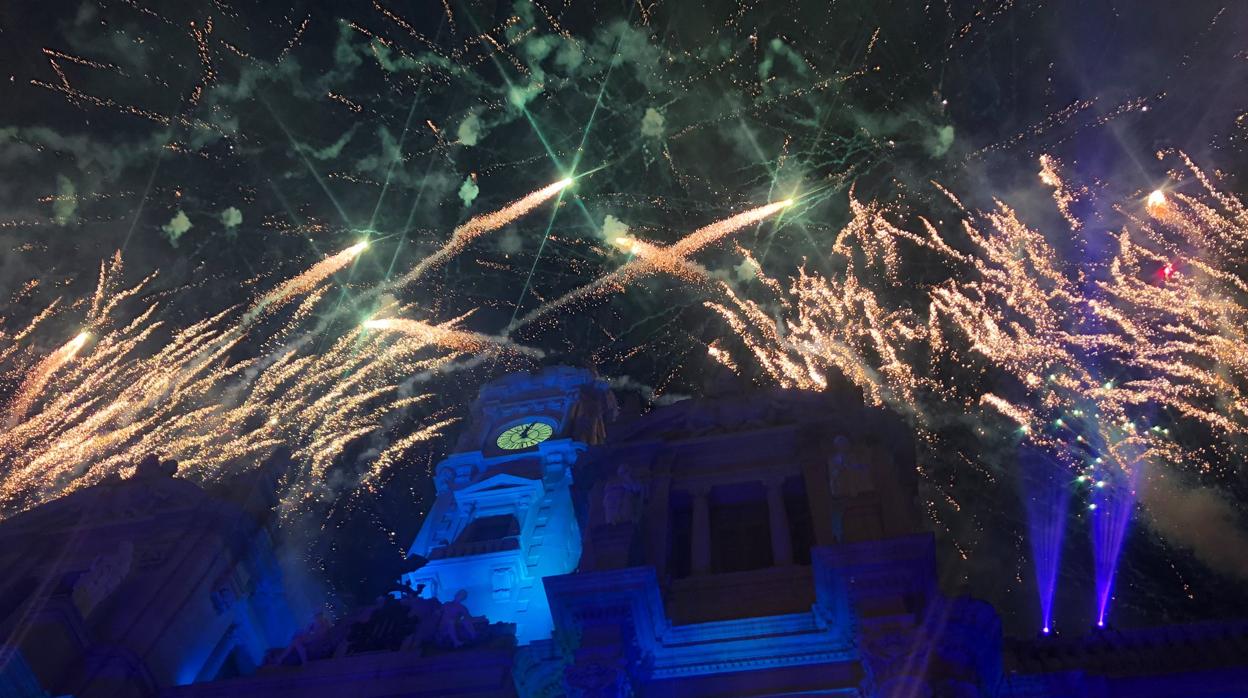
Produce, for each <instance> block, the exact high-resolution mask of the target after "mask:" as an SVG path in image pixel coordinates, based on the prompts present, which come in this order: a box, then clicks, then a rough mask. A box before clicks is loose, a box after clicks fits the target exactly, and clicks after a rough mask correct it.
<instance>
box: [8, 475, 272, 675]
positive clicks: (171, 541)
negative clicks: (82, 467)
mask: <svg viewBox="0 0 1248 698" xmlns="http://www.w3.org/2000/svg"><path fill="white" fill-rule="evenodd" d="M175 469H176V464H173V463H160V462H159V461H157V460H156V459H148V460H146V461H144V462H143V463H140V464H139V467H138V469H137V472H136V473H135V475H134V476H133V477H131V478H129V479H127V480H114V481H107V482H104V483H102V484H99V485H96V486H94V487H89V488H85V489H82V490H79V491H77V492H74V493H72V494H69V495H66V496H65V497H63V498H61V499H58V500H56V501H53V502H50V503H48V504H45V505H43V506H41V507H38V508H37V509H33V510H31V511H27V512H25V513H23V514H20V515H18V516H15V517H13V518H11V519H9V520H6V521H5V522H4V523H3V525H0V569H3V570H4V573H3V575H2V576H0V637H3V638H5V639H4V643H3V644H0V696H3V697H4V698H9V697H10V696H13V697H17V696H21V697H25V696H32V697H33V696H44V695H48V694H51V695H58V696H59V695H73V696H76V697H78V698H129V697H134V698H139V697H142V696H154V695H157V694H158V693H159V691H160V690H162V689H163V688H165V687H169V686H176V685H180V684H188V683H192V682H194V681H203V680H207V679H213V678H224V677H230V676H238V675H244V674H250V673H252V672H254V671H255V669H256V667H257V666H259V665H260V664H261V663H262V662H263V660H264V655H265V652H266V651H267V650H268V649H269V648H271V647H274V646H280V645H284V644H286V643H287V642H288V641H289V639H290V636H291V633H292V632H293V630H294V617H293V614H292V613H291V610H290V608H289V605H288V603H287V595H286V590H285V589H284V588H283V585H282V578H281V573H280V571H279V569H278V566H277V562H276V560H275V559H274V557H273V550H272V547H271V544H270V539H269V534H268V532H267V530H266V529H265V528H264V527H263V526H262V525H261V522H262V521H263V520H264V519H266V518H267V513H268V511H269V510H270V509H271V508H272V507H273V505H274V504H275V500H274V499H273V498H272V491H273V490H272V487H271V482H269V481H268V479H267V475H268V474H267V472H266V471H265V470H261V471H259V472H257V473H256V474H255V475H254V476H253V477H250V478H246V479H244V481H242V482H239V483H237V484H238V489H237V492H238V493H239V495H240V496H235V497H229V496H226V497H220V496H213V495H210V494H209V493H207V492H205V491H204V490H203V489H201V488H200V487H198V486H197V485H195V484H193V483H191V482H189V481H187V480H182V479H179V478H176V477H174V476H173V471H174V470H175ZM45 691H46V693H45Z"/></svg>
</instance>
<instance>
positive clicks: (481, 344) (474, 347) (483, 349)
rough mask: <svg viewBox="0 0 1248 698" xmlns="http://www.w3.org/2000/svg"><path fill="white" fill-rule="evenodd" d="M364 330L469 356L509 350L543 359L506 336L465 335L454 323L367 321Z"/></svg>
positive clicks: (473, 333)
mask: <svg viewBox="0 0 1248 698" xmlns="http://www.w3.org/2000/svg"><path fill="white" fill-rule="evenodd" d="M363 327H364V328H365V329H369V330H379V331H383V332H393V333H397V334H401V335H403V336H405V337H410V338H412V339H414V340H416V341H417V342H420V343H423V344H427V345H432V346H436V347H441V348H444V349H451V350H454V351H458V352H463V353H468V354H482V353H487V352H495V351H508V352H514V353H517V354H522V355H525V356H531V357H534V358H541V357H542V356H543V354H542V352H541V351H539V350H537V349H532V348H530V347H525V346H521V345H519V344H516V343H514V342H511V341H509V340H507V339H506V338H505V337H493V336H490V335H486V334H480V333H477V332H468V331H465V330H461V329H458V328H456V327H454V326H453V323H445V324H441V325H431V324H429V323H425V322H420V321H419V320H407V319H402V318H383V319H376V320H367V321H365V322H364V325H363Z"/></svg>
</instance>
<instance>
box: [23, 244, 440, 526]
mask: <svg viewBox="0 0 1248 698" xmlns="http://www.w3.org/2000/svg"><path fill="white" fill-rule="evenodd" d="M359 249H362V248H358V249H357V248H352V249H350V250H347V251H346V252H344V253H340V254H339V255H335V257H332V258H330V259H329V260H325V261H322V262H320V263H318V264H317V265H315V266H314V267H313V268H312V269H311V270H309V271H308V272H305V273H304V274H301V275H300V276H297V277H295V278H294V279H291V280H290V281H288V282H286V283H284V284H282V285H280V286H279V287H278V290H277V291H274V292H272V293H270V294H267V295H266V296H265V298H266V299H271V300H272V301H273V302H278V303H286V302H292V301H293V300H294V299H296V298H298V297H299V296H300V295H303V294H307V295H306V298H305V300H304V305H308V304H313V305H314V304H315V302H316V301H317V300H319V298H320V297H321V295H323V294H318V293H314V292H313V291H314V290H315V288H316V285H317V284H318V283H319V281H320V280H323V279H324V278H325V277H326V276H328V275H329V274H331V273H332V271H333V269H336V268H341V266H342V265H344V264H345V263H347V261H349V260H350V259H351V258H353V257H354V255H356V254H358V252H359ZM105 277H106V278H104V279H102V281H101V285H102V286H105V287H109V286H111V285H112V284H113V283H114V281H113V279H111V278H110V277H108V275H107V274H106V275H105ZM96 295H97V297H99V296H100V294H99V293H97V294H96ZM95 307H103V306H101V305H100V304H98V303H97V304H96V306H95ZM114 307H115V306H114ZM256 307H259V304H257V305H255V306H252V308H253V309H254V308H256ZM269 307H272V306H269ZM156 310H157V306H156V305H154V304H149V305H147V306H146V307H145V308H144V309H143V310H141V311H140V312H139V313H138V314H137V315H136V316H135V317H133V318H132V319H130V320H129V321H128V322H125V323H121V324H115V323H113V322H112V321H111V320H109V319H108V318H99V319H98V324H97V328H96V330H94V331H93V332H92V334H91V335H87V334H85V333H84V334H82V335H79V336H78V337H75V338H74V340H72V341H71V342H69V343H67V344H66V345H64V346H63V347H61V348H60V349H58V350H56V351H55V352H53V353H51V354H50V355H48V356H47V357H45V358H43V359H42V360H40V361H39V362H38V363H37V364H36V365H35V368H34V369H33V370H29V371H28V370H27V369H26V368H25V367H24V366H22V365H20V364H19V365H12V366H11V367H10V368H9V371H10V373H11V374H15V375H20V374H22V373H27V374H28V375H29V377H28V378H27V379H26V381H25V382H24V383H22V387H21V389H20V390H18V391H17V392H16V393H15V394H14V396H13V397H12V398H11V399H10V400H9V402H8V404H7V405H5V414H6V415H7V417H8V419H9V421H10V427H9V428H8V429H6V431H5V433H4V434H3V435H2V436H0V462H2V463H4V464H5V467H4V468H3V469H2V470H0V506H2V507H3V510H4V511H6V512H13V511H17V510H21V509H24V508H27V507H29V506H33V505H35V504H38V503H39V502H41V501H44V500H46V499H48V498H51V497H55V496H59V495H60V494H63V493H65V492H68V491H72V490H75V489H78V488H81V487H84V486H88V485H91V484H94V483H96V482H99V481H100V480H102V479H104V478H106V477H110V476H115V475H125V474H127V473H129V472H130V471H131V469H132V468H133V466H134V464H135V463H137V462H138V460H139V459H140V458H142V457H143V456H145V455H147V454H148V453H152V452H159V453H161V454H162V455H164V456H167V457H172V458H175V459H177V460H178V461H179V462H180V465H181V468H182V473H183V474H186V475H189V476H191V477H194V478H195V479H198V480H202V481H209V482H211V481H218V480H221V479H224V478H228V477H230V476H231V475H234V474H236V473H238V472H241V471H243V470H245V469H247V468H250V467H252V464H253V463H254V461H256V460H258V459H259V458H261V457H263V455H264V454H266V453H268V452H269V451H271V450H273V449H274V448H276V447H278V446H281V445H285V446H288V447H289V448H291V450H292V454H293V455H294V457H295V461H296V463H297V466H296V467H297V472H293V473H290V477H289V487H288V491H286V492H285V496H284V498H283V500H282V510H283V511H284V512H286V513H293V512H298V511H300V510H301V509H302V508H304V505H306V504H307V503H309V502H312V501H316V500H318V499H322V498H324V497H326V496H327V495H329V494H331V492H330V489H331V488H330V486H329V484H328V481H329V478H328V477H327V476H328V473H329V471H330V468H331V467H332V466H333V465H334V462H335V459H336V458H337V457H339V456H340V455H341V454H342V452H343V450H344V449H345V448H346V446H347V445H348V444H350V443H351V442H352V441H354V440H356V439H359V438H361V437H364V436H366V435H369V434H371V433H375V432H378V431H380V430H381V429H382V426H383V419H384V418H386V417H387V416H388V415H392V414H395V413H397V412H398V411H401V410H403V409H404V408H406V407H408V406H410V405H413V404H415V403H417V402H421V401H424V400H427V399H428V398H429V397H430V396H428V395H415V396H410V397H405V396H402V395H401V392H402V391H400V389H399V385H398V383H397V382H396V377H398V379H401V378H402V377H403V376H406V375H410V374H412V373H416V372H419V371H424V370H429V369H431V368H433V367H436V366H438V365H440V364H443V363H446V362H449V361H451V360H452V359H454V358H455V356H457V355H458V354H459V353H460V350H447V349H445V348H444V347H443V346H440V345H435V344H432V343H429V342H420V341H415V340H412V341H406V342H399V343H393V344H392V343H388V342H384V341H381V340H380V339H379V338H376V337H363V338H361V337H359V336H357V335H355V334H350V335H348V336H344V337H342V338H340V339H338V340H337V341H336V342H335V343H334V344H333V345H332V346H331V347H330V348H329V349H328V350H327V351H324V352H320V353H308V352H307V351H306V347H308V346H309V345H310V344H311V343H310V342H309V341H307V337H306V336H305V335H302V334H300V332H299V327H298V317H296V320H295V321H292V322H288V323H286V324H284V325H281V326H279V327H277V328H273V329H271V331H269V332H266V334H265V335H264V339H266V340H268V341H269V342H272V346H276V347H278V348H277V349H275V350H273V351H271V352H269V353H267V354H264V355H262V356H259V357H255V358H249V359H243V360H236V359H234V358H232V350H233V349H234V348H235V347H237V346H238V344H239V343H240V342H241V341H242V340H243V339H244V338H246V337H247V336H248V333H249V331H251V330H252V329H255V328H257V327H261V326H260V325H258V324H257V320H256V317H255V316H254V314H253V313H251V312H250V311H249V312H246V313H239V312H237V311H235V310H227V311H224V312H222V313H219V314H217V315H215V316H213V317H209V318H206V319H204V320H201V321H200V322H197V323H195V324H193V325H191V326H189V327H187V328H185V329H182V330H180V331H174V332H172V334H171V335H170V336H169V338H168V339H167V340H165V341H163V343H162V344H160V346H159V348H157V349H156V350H155V351H151V350H150V349H148V347H149V346H150V345H151V344H152V343H153V342H159V341H160V339H159V338H160V337H161V335H162V334H163V333H165V332H166V330H165V328H164V325H163V323H162V322H160V321H158V320H156V319H155V318H156ZM296 315H297V316H298V314H296ZM44 317H45V315H44V314H43V313H41V314H39V315H38V316H37V317H36V322H38V321H41V320H42V319H43V318H44ZM15 336H25V333H19V335H15ZM88 339H91V340H92V342H91V351H90V352H89V353H85V354H84V353H83V351H82V350H83V349H84V348H85V345H86V344H87V341H88ZM461 346H462V345H461ZM12 356H16V355H13V354H10V358H12ZM71 359H74V360H73V361H71ZM447 424H449V422H448V421H446V420H441V421H438V422H436V423H434V424H425V425H421V426H420V427H419V428H418V429H417V430H416V431H415V432H414V433H412V434H410V435H408V436H406V437H404V438H402V439H400V440H398V441H396V442H394V443H393V444H391V445H390V446H389V447H388V448H387V449H386V450H384V451H383V452H382V453H381V454H380V455H379V456H378V460H377V461H375V462H374V463H373V464H372V466H371V468H370V469H369V470H368V471H367V472H365V473H363V474H361V476H360V478H359V482H358V484H360V485H364V486H368V485H371V483H372V482H373V480H374V479H375V478H376V477H377V476H378V475H379V474H380V472H381V470H380V468H381V467H382V466H381V465H378V463H380V464H383V465H384V464H393V463H394V462H396V461H397V459H398V458H399V457H400V456H401V455H402V453H403V452H404V450H405V449H407V448H410V447H411V445H413V444H414V443H416V442H417V441H421V440H427V439H429V438H433V437H434V436H436V435H437V434H438V433H440V429H441V428H442V427H444V426H446V425H447Z"/></svg>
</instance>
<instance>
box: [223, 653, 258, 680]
mask: <svg viewBox="0 0 1248 698" xmlns="http://www.w3.org/2000/svg"><path fill="white" fill-rule="evenodd" d="M255 671H256V665H255V664H254V663H253V662H252V661H251V657H249V656H247V652H246V650H245V649H244V648H242V647H235V648H234V649H233V650H232V651H231V652H230V654H229V655H228V656H227V657H226V658H225V661H224V662H222V663H221V669H220V670H218V671H217V675H216V676H215V677H213V681H223V680H225V679H235V678H238V677H240V676H250V675H251V674H253V673H255Z"/></svg>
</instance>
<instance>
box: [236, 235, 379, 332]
mask: <svg viewBox="0 0 1248 698" xmlns="http://www.w3.org/2000/svg"><path fill="white" fill-rule="evenodd" d="M366 249H368V241H367V240H365V241H363V242H357V243H356V244H354V245H352V246H350V247H348V248H347V249H345V250H343V251H341V252H339V253H338V254H335V255H331V256H329V257H327V258H325V259H323V260H321V261H320V262H317V263H316V264H314V265H312V268H310V269H308V270H307V271H305V272H303V273H302V274H300V275H298V276H296V277H294V278H292V279H288V280H287V281H285V282H283V283H282V284H281V285H279V286H278V287H277V288H275V289H273V290H272V291H270V292H268V293H266V294H265V295H264V296H263V297H262V298H260V300H258V301H256V302H255V304H254V305H253V306H252V308H251V311H250V313H249V314H250V315H251V316H252V317H255V316H258V315H261V314H264V313H272V312H274V311H276V310H278V309H279V308H281V307H282V306H284V305H286V304H287V303H289V302H291V301H292V300H294V299H295V298H297V297H299V296H302V295H305V294H307V293H310V292H311V291H312V290H313V289H315V288H316V287H317V286H318V285H319V284H320V283H321V282H322V281H324V280H325V279H328V278H329V277H330V276H332V275H333V274H334V273H336V272H338V271H340V270H341V269H343V268H344V267H346V266H347V265H348V264H350V263H351V262H353V261H355V258H356V257H359V256H360V253H362V252H363V251H364V250H366Z"/></svg>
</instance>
